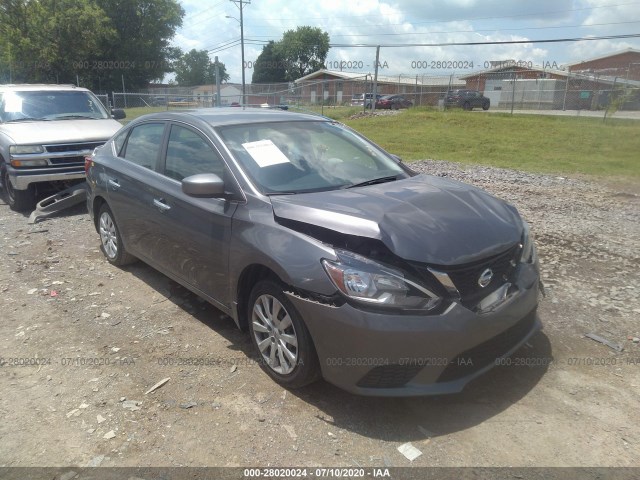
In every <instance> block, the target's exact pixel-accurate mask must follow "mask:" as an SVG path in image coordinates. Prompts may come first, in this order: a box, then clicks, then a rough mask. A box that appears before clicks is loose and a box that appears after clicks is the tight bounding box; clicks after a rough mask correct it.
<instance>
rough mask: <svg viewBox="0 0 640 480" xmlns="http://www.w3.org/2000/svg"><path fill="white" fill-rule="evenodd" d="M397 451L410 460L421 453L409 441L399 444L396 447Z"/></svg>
mask: <svg viewBox="0 0 640 480" xmlns="http://www.w3.org/2000/svg"><path fill="white" fill-rule="evenodd" d="M398 451H399V452H400V453H401V454H403V455H404V456H405V457H407V459H408V460H409V461H410V462H413V461H414V460H415V459H416V458H418V457H419V456H420V455H422V452H421V451H420V450H418V449H417V448H416V447H414V446H413V445H411V442H409V443H405V444H403V445H400V446H399V447H398Z"/></svg>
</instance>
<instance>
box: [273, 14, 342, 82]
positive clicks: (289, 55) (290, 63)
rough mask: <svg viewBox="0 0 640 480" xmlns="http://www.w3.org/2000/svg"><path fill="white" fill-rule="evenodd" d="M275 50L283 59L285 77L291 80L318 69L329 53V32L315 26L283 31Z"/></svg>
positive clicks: (321, 66)
mask: <svg viewBox="0 0 640 480" xmlns="http://www.w3.org/2000/svg"><path fill="white" fill-rule="evenodd" d="M275 52H276V54H277V55H278V56H280V57H281V58H282V59H283V61H284V67H285V71H286V79H287V80H290V81H293V80H297V79H298V78H300V77H304V76H305V75H308V74H310V73H313V72H315V71H317V70H320V69H321V68H323V66H324V61H325V60H326V59H327V54H328V53H329V34H328V33H327V32H323V31H322V30H321V29H320V28H317V27H308V26H304V27H298V28H297V29H296V30H288V31H286V32H284V35H283V36H282V40H280V41H279V42H278V43H277V44H276V46H275Z"/></svg>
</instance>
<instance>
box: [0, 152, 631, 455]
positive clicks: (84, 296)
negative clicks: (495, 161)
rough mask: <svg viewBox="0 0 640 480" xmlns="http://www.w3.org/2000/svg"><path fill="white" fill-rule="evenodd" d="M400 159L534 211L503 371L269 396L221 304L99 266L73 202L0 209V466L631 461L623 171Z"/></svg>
mask: <svg viewBox="0 0 640 480" xmlns="http://www.w3.org/2000/svg"><path fill="white" fill-rule="evenodd" d="M412 167H413V168H415V169H417V170H419V171H422V172H428V173H431V174H435V175H441V176H447V177H450V178H454V179H458V180H462V181H464V182H469V183H472V184H474V185H477V186H480V187H482V188H485V189H487V190H489V191H491V192H492V193H494V194H495V195H497V196H499V197H501V198H504V199H506V200H508V201H509V202H512V203H513V204H515V205H516V206H517V207H518V209H519V210H520V212H521V213H522V215H523V216H524V217H525V219H526V220H527V221H528V222H529V223H530V224H531V225H532V230H533V231H534V233H535V235H536V241H537V245H538V249H539V254H540V258H541V262H542V269H543V281H544V283H545V285H546V293H547V295H546V297H545V298H543V299H541V305H540V309H539V314H540V317H541V319H542V321H543V323H544V326H545V330H544V331H543V332H541V333H540V334H538V335H537V336H536V337H534V338H533V339H532V341H531V342H530V344H528V345H527V346H525V347H523V349H521V351H520V352H518V353H517V354H516V355H515V356H514V359H513V360H514V361H513V363H512V364H511V365H507V366H501V367H497V368H495V369H493V370H492V371H491V372H489V373H488V374H487V375H485V376H483V377H482V378H480V379H478V380H476V381H474V382H472V383H471V384H470V385H468V387H467V388H466V389H465V391H464V392H463V393H461V394H457V395H451V396H444V397H430V398H411V399H377V398H362V397H355V396H353V395H350V394H347V393H345V392H342V391H340V390H338V389H336V388H335V387H333V386H331V385H329V384H326V383H324V382H319V383H317V384H314V385H312V386H310V387H307V388H304V389H301V390H297V391H286V390H283V389H282V388H280V387H278V386H277V385H276V384H274V383H273V382H272V381H271V380H270V379H269V378H268V377H267V376H266V375H265V374H264V373H262V371H261V370H260V369H259V367H258V366H257V365H256V364H255V363H254V362H253V359H254V358H255V357H254V355H253V352H252V350H251V344H250V341H249V338H248V336H247V335H245V334H243V333H242V332H239V331H238V330H236V328H235V325H234V324H233V322H232V321H231V320H230V319H229V318H228V317H225V316H224V315H222V314H221V313H220V312H219V311H217V310H216V309H215V308H213V307H211V306H210V305H208V304H207V303H205V302H202V301H200V300H199V299H198V298H196V297H195V296H194V295H192V294H190V293H189V292H187V291H186V290H185V289H183V288H182V287H180V286H178V285H177V284H175V283H174V282H172V281H171V280H169V279H168V278H167V277H165V276H163V275H161V274H159V273H158V272H156V271H154V270H152V269H151V268H149V267H147V266H145V265H144V264H141V263H138V264H134V265H132V266H129V267H127V268H126V269H118V268H115V267H113V266H111V265H109V264H108V263H107V262H106V261H105V260H104V259H103V256H102V254H101V253H100V252H99V250H98V236H97V234H96V233H95V231H94V229H93V227H92V224H91V222H90V220H89V217H88V215H87V214H86V212H85V211H84V208H83V206H78V207H76V208H74V209H72V210H69V211H67V212H65V213H64V215H61V216H58V217H55V218H50V219H47V220H44V221H42V222H40V223H38V224H36V225H28V224H27V221H26V220H27V217H26V216H23V215H19V214H17V213H14V212H12V211H10V210H9V208H8V207H7V206H6V205H5V204H0V232H1V234H0V263H1V267H2V268H1V269H0V292H1V293H2V295H1V296H0V299H1V302H0V308H1V309H2V322H1V323H0V352H2V353H1V356H2V357H3V361H2V362H3V363H2V367H1V368H0V391H2V395H1V396H0V416H1V417H2V418H3V421H2V422H1V423H0V438H1V439H2V442H0V466H64V465H74V466H85V465H94V466H96V465H100V466H247V465H253V466H268V465H271V466H274V465H275V466H284V467H286V466H362V467H371V466H637V465H638V458H640V447H639V446H640V434H638V400H637V399H638V393H639V392H640V387H639V385H640V375H639V372H640V369H639V367H640V347H639V346H638V344H637V343H634V338H635V339H636V340H637V337H639V336H640V327H639V324H638V314H639V313H640V299H639V286H640V276H639V275H638V268H639V267H640V257H639V252H640V248H639V247H640V208H638V207H639V205H640V197H638V195H637V193H638V188H637V185H635V184H631V183H627V184H613V185H612V184H604V183H595V182H590V181H585V180H582V179H575V178H564V177H558V176H547V175H537V174H529V173H522V172H517V171H510V170H502V169H495V168H487V167H462V166H459V165H456V164H452V163H447V162H436V161H423V162H416V163H413V164H412ZM586 333H595V334H598V335H600V336H601V337H604V338H606V339H607V340H609V341H611V342H614V343H616V344H619V345H620V346H621V347H623V348H624V350H623V351H622V352H618V351H616V350H614V349H612V348H610V347H609V346H606V345H603V344H601V343H598V342H596V341H594V340H592V339H590V338H586V337H585V336H584V335H585V334H586ZM23 363H27V365H26V366H24V365H22V364H23ZM166 378H169V380H168V381H167V382H166V384H164V385H163V386H162V387H160V388H158V389H157V390H155V391H153V392H150V393H148V394H147V393H145V392H147V390H149V389H150V388H151V387H152V386H153V385H154V384H156V383H157V382H158V381H160V380H162V379H166ZM409 442H410V443H411V444H412V445H413V446H414V447H415V448H417V449H418V450H419V451H420V452H421V455H420V456H419V457H417V458H416V459H415V460H413V461H409V460H408V459H407V458H406V457H405V456H404V455H403V454H402V453H401V452H400V451H399V450H398V447H400V446H402V445H404V444H406V443H409Z"/></svg>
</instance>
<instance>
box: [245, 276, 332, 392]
mask: <svg viewBox="0 0 640 480" xmlns="http://www.w3.org/2000/svg"><path fill="white" fill-rule="evenodd" d="M247 311H248V315H249V330H250V335H251V341H252V343H253V345H254V347H255V348H256V351H257V353H258V355H259V356H260V367H261V368H262V369H263V370H264V371H265V372H266V373H267V374H268V375H269V376H270V377H271V378H273V379H274V380H275V381H276V382H277V383H279V384H280V385H282V386H283V387H287V388H299V387H303V386H305V385H308V384H310V383H312V382H314V381H316V380H317V379H318V378H319V376H320V375H319V374H320V369H319V365H318V357H317V354H316V350H315V347H314V346H313V342H312V341H311V335H310V334H309V331H308V330H307V327H306V326H305V324H304V322H303V321H302V317H301V316H300V314H299V313H298V312H297V310H296V309H295V307H294V306H293V304H292V303H291V302H290V301H289V299H288V298H287V296H286V295H285V294H284V291H283V286H282V285H281V284H280V283H276V282H274V281H271V280H262V281H260V282H258V283H257V284H256V285H255V287H253V290H252V291H251V296H250V298H249V304H248V310H247Z"/></svg>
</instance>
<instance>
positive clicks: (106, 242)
mask: <svg viewBox="0 0 640 480" xmlns="http://www.w3.org/2000/svg"><path fill="white" fill-rule="evenodd" d="M98 231H99V232H100V249H101V250H102V253H104V256H105V257H107V260H108V261H109V263H111V264H113V265H116V266H122V265H127V264H128V263H132V262H135V261H136V257H134V256H133V255H131V254H130V253H128V252H127V251H126V250H125V248H124V245H123V243H122V237H121V236H120V230H118V226H117V225H116V222H115V220H114V219H113V213H111V209H110V208H109V207H108V206H107V204H106V203H105V204H104V205H102V207H100V213H99V214H98Z"/></svg>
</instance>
